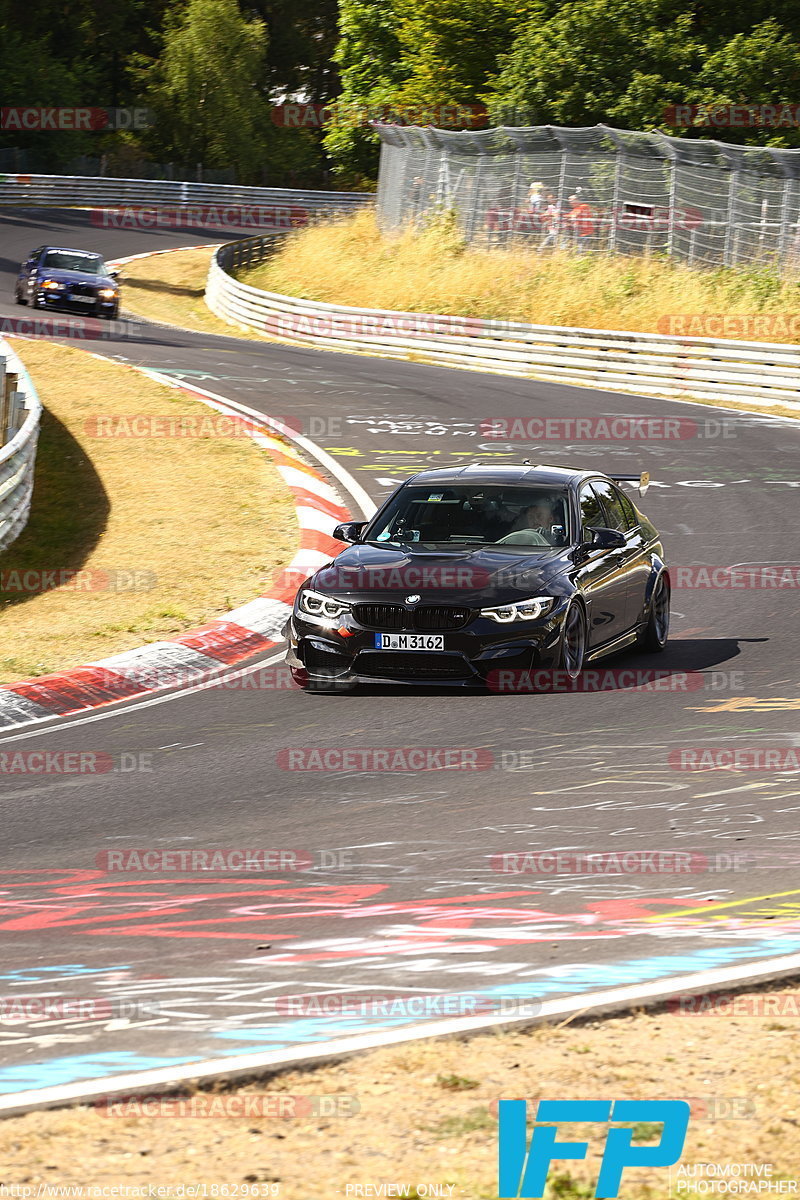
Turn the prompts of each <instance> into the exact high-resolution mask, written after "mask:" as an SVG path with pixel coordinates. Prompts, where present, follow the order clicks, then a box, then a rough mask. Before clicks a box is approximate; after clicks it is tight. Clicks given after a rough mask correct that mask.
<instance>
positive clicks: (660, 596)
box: [639, 574, 670, 654]
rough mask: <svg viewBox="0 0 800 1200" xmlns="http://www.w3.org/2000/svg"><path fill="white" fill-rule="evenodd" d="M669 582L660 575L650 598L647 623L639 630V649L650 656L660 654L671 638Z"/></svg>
mask: <svg viewBox="0 0 800 1200" xmlns="http://www.w3.org/2000/svg"><path fill="white" fill-rule="evenodd" d="M669 601H670V589H669V580H668V579H667V577H666V576H665V575H663V574H662V575H659V577H658V579H657V580H656V582H655V585H654V587H653V594H652V596H651V597H650V611H649V612H648V614H647V623H646V625H645V626H644V628H643V629H640V630H639V649H640V650H644V651H645V652H646V653H648V654H660V653H661V651H662V650H663V649H664V647H665V646H666V644H667V638H668V637H669Z"/></svg>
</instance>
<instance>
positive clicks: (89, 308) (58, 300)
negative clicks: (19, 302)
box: [36, 288, 119, 317]
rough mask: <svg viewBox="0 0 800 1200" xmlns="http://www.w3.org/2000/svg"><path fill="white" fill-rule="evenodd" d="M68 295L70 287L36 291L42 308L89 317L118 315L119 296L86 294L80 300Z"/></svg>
mask: <svg viewBox="0 0 800 1200" xmlns="http://www.w3.org/2000/svg"><path fill="white" fill-rule="evenodd" d="M68 297H69V288H65V289H64V291H58V292H56V291H53V290H52V289H48V290H46V291H45V290H42V289H37V292H36V299H37V303H38V304H39V307H40V308H41V309H54V310H57V311H63V312H71V313H76V314H77V313H83V314H84V315H85V316H87V317H94V316H97V315H98V314H111V315H116V313H117V311H118V309H119V296H115V297H112V298H111V299H104V298H103V297H102V296H84V297H82V298H81V299H80V300H74V299H71V298H68ZM86 301H88V303H86Z"/></svg>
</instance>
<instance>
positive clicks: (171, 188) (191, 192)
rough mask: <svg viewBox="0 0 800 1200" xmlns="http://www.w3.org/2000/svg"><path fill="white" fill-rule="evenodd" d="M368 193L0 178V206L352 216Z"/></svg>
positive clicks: (367, 200)
mask: <svg viewBox="0 0 800 1200" xmlns="http://www.w3.org/2000/svg"><path fill="white" fill-rule="evenodd" d="M374 200H375V197H374V195H373V194H372V193H371V192H315V191H303V190H297V189H293V188H264V187H239V186H237V185H235V184H227V183H184V182H181V181H178V180H164V179H109V178H100V177H97V178H91V177H88V176H83V175H0V205H3V204H13V205H15V206H17V207H22V208H24V207H29V206H37V205H47V206H62V207H63V206H70V205H83V206H87V207H92V208H94V207H103V206H111V207H119V206H125V205H142V204H144V205H162V204H170V205H180V206H183V205H192V204H211V205H242V204H245V205H252V206H253V207H265V208H266V207H273V206H275V207H281V208H282V207H285V206H291V207H302V208H305V209H306V210H307V211H308V212H309V213H325V212H329V213H335V212H351V211H353V210H355V209H357V208H363V207H364V206H365V205H371V204H373V203H374Z"/></svg>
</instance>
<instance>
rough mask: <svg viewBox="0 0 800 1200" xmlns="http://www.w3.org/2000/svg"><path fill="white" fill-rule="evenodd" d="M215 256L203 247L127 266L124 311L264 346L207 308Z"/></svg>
mask: <svg viewBox="0 0 800 1200" xmlns="http://www.w3.org/2000/svg"><path fill="white" fill-rule="evenodd" d="M213 253H214V251H213V248H211V247H208V246H201V247H198V248H197V249H193V250H176V251H175V252H174V253H172V254H157V255H154V256H153V257H152V258H139V259H134V261H133V262H130V263H126V264H124V265H123V267H122V268H121V270H120V280H121V282H122V285H123V286H122V305H123V309H124V311H125V312H130V313H133V314H134V315H135V316H137V317H146V318H147V320H149V321H163V322H166V324H168V325H180V326H181V327H182V328H183V329H194V330H197V331H198V332H199V333H218V334H222V335H224V336H225V337H242V338H247V339H248V340H252V341H259V342H263V340H264V338H263V337H262V336H261V335H260V334H257V333H255V332H254V331H253V330H251V329H246V328H245V327H244V326H240V325H229V324H228V322H227V321H221V320H220V318H219V317H215V316H214V314H213V313H212V312H211V311H210V310H209V309H208V308H207V307H206V302H205V300H204V299H203V296H204V294H205V290H206V276H207V275H208V267H209V263H210V262H211V256H212V255H213Z"/></svg>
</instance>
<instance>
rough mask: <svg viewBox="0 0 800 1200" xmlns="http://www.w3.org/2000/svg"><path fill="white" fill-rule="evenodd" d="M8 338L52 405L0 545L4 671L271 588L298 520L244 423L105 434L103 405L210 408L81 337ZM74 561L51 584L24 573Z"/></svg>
mask: <svg viewBox="0 0 800 1200" xmlns="http://www.w3.org/2000/svg"><path fill="white" fill-rule="evenodd" d="M17 349H18V352H19V354H20V357H21V358H22V359H23V361H24V362H25V365H26V366H27V368H28V370H29V371H30V373H31V376H32V378H33V381H34V384H35V385H36V388H37V390H38V392H39V395H40V397H41V399H42V402H43V404H44V406H45V408H46V410H47V411H46V413H45V417H44V422H43V425H42V431H41V436H40V441H39V452H38V458H37V467H36V486H35V491H34V502H33V510H32V513H31V518H30V521H29V523H28V526H27V528H26V529H25V531H24V533H23V534H22V535H21V536H20V538H19V539H18V540H17V541H16V542H15V543H14V544H13V545H12V546H11V547H10V548H9V549H8V550H7V551H6V553H5V554H4V555H3V556H2V558H1V559H0V569H2V571H3V573H4V579H3V580H2V581H1V582H2V587H3V590H2V591H0V611H1V612H2V622H0V681H2V682H5V683H7V682H11V681H13V680H15V679H20V678H24V677H27V676H31V675H41V674H46V673H48V672H51V671H57V670H60V669H62V668H66V667H70V666H75V665H78V664H80V663H85V662H88V661H90V660H93V659H97V658H103V657H105V656H107V655H109V654H114V653H116V652H118V651H122V650H126V649H129V648H131V647H134V646H138V645H141V644H142V643H143V642H147V641H154V640H156V639H158V638H164V637H169V636H170V635H171V634H175V633H178V632H181V631H183V630H185V629H189V628H191V627H193V626H194V625H198V624H201V623H202V622H203V621H204V620H207V619H209V618H211V617H213V616H215V615H218V614H219V613H222V612H224V611H225V610H226V609H228V608H231V607H233V606H234V605H236V604H239V603H243V602H245V601H247V600H250V599H252V597H253V596H255V595H257V594H258V593H259V592H260V591H263V590H264V588H265V587H266V586H267V585H268V584H269V581H270V579H271V577H272V574H273V572H275V571H277V570H279V569H280V568H281V567H282V566H283V565H284V564H285V563H286V562H288V561H289V559H290V558H291V557H292V554H293V553H294V550H295V548H296V544H297V532H296V530H297V526H296V519H295V513H294V506H293V503H292V499H291V496H290V495H289V493H288V492H287V490H286V488H285V485H284V484H283V482H282V480H281V479H280V476H279V475H278V473H277V471H276V470H275V468H274V466H273V465H272V463H271V461H270V459H269V457H268V456H267V455H266V454H265V453H264V452H263V451H261V450H258V449H257V448H256V447H255V446H254V445H253V443H252V442H251V440H250V439H249V438H247V437H242V436H238V437H212V436H198V437H175V436H172V437H169V436H166V437H164V436H161V437H131V436H115V437H98V436H96V434H95V432H94V428H93V424H92V422H93V419H94V418H96V417H97V416H98V415H107V416H111V417H112V418H124V417H130V416H133V415H144V414H147V415H152V416H169V417H173V418H174V417H188V418H197V417H198V416H202V417H205V416H209V415H210V410H208V409H206V408H204V407H203V406H202V405H199V404H198V403H196V402H194V401H192V400H189V399H188V398H186V397H185V396H182V395H181V394H180V393H177V392H175V391H173V390H171V389H169V388H167V387H164V386H162V385H160V384H157V383H154V382H153V381H151V380H149V379H147V378H145V377H144V376H142V375H139V374H138V373H137V372H134V371H131V370H128V369H126V368H124V367H122V366H120V365H119V364H117V363H112V362H104V361H102V360H100V359H96V358H92V357H90V356H89V355H87V354H86V353H85V352H84V351H81V350H73V349H70V348H66V347H62V346H52V345H48V344H46V343H44V342H19V343H17ZM115 427H118V426H115ZM75 570H80V571H82V572H85V574H84V575H82V576H80V577H79V580H80V581H81V582H76V583H72V584H69V583H67V584H66V586H57V587H52V582H53V580H52V577H51V578H50V579H48V578H47V577H46V576H44V577H42V583H41V585H39V584H38V583H37V577H36V576H32V575H30V574H28V575H27V576H26V575H25V573H26V572H27V573H30V572H59V571H75ZM15 573H17V574H15ZM55 578H56V580H58V579H64V578H65V577H64V576H56V577H55ZM31 581H32V582H31ZM37 586H44V587H45V589H46V590H43V591H39V592H37V591H36V590H33V591H30V590H29V589H30V588H34V589H35V588H36V587H37Z"/></svg>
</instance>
